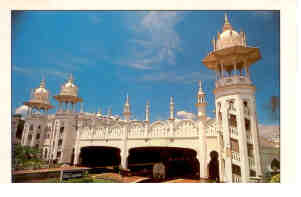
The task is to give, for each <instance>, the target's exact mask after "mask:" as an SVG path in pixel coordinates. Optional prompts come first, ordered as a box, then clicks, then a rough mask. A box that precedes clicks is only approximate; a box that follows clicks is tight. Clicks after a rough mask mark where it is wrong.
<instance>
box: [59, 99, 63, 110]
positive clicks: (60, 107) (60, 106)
mask: <svg viewBox="0 0 301 197" xmlns="http://www.w3.org/2000/svg"><path fill="white" fill-rule="evenodd" d="M58 111H59V112H61V111H63V110H62V102H61V101H59V109H58Z"/></svg>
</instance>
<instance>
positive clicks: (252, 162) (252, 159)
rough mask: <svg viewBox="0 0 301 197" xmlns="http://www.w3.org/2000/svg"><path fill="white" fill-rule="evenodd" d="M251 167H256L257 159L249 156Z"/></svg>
mask: <svg viewBox="0 0 301 197" xmlns="http://www.w3.org/2000/svg"><path fill="white" fill-rule="evenodd" d="M249 167H250V168H251V169H254V168H255V161H254V158H252V157H249Z"/></svg>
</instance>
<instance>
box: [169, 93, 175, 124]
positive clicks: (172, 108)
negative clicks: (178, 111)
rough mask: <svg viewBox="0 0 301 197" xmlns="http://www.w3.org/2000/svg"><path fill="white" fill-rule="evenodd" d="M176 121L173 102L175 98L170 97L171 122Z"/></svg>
mask: <svg viewBox="0 0 301 197" xmlns="http://www.w3.org/2000/svg"><path fill="white" fill-rule="evenodd" d="M174 119H175V104H174V101H173V97H172V96H171V97H170V102H169V120H174Z"/></svg>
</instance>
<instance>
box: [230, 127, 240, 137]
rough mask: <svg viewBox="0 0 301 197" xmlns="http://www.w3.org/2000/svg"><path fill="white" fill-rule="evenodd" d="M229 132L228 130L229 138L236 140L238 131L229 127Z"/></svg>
mask: <svg viewBox="0 0 301 197" xmlns="http://www.w3.org/2000/svg"><path fill="white" fill-rule="evenodd" d="M229 130H230V136H231V137H232V138H235V139H237V138H238V130H237V128H235V127H230V128H229Z"/></svg>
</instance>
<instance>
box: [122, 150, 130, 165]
mask: <svg viewBox="0 0 301 197" xmlns="http://www.w3.org/2000/svg"><path fill="white" fill-rule="evenodd" d="M128 156H129V153H128V150H121V151H120V158H121V167H122V169H127V168H128Z"/></svg>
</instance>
